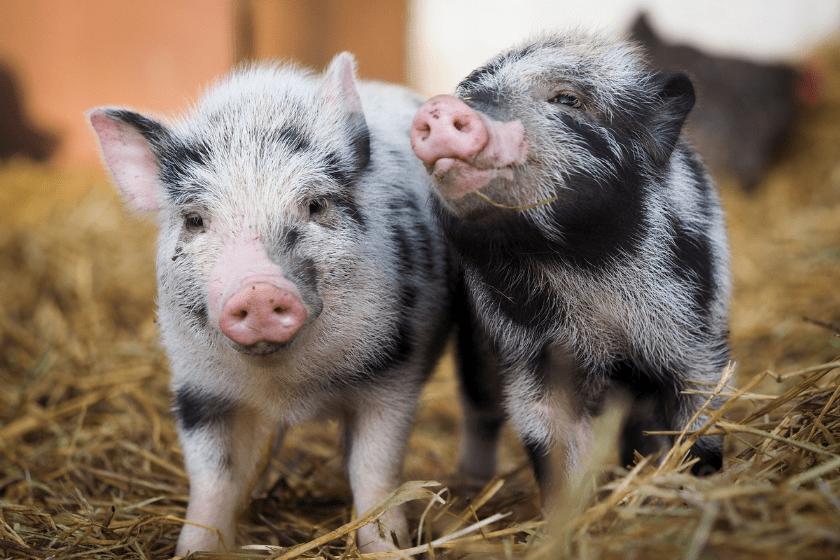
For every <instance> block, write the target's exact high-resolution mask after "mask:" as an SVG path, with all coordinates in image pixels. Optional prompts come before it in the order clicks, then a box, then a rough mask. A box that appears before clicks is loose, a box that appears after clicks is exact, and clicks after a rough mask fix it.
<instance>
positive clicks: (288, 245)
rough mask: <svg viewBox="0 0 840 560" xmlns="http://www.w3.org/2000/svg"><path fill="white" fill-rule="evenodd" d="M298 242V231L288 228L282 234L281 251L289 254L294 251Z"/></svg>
mask: <svg viewBox="0 0 840 560" xmlns="http://www.w3.org/2000/svg"><path fill="white" fill-rule="evenodd" d="M299 241H300V231H299V230H298V229H296V228H288V229H286V230H284V232H283V250H284V251H285V252H286V253H291V252H293V251H294V250H295V248H296V247H297V245H298V242H299Z"/></svg>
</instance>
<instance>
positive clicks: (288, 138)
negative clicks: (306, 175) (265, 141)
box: [268, 123, 312, 153]
mask: <svg viewBox="0 0 840 560" xmlns="http://www.w3.org/2000/svg"><path fill="white" fill-rule="evenodd" d="M268 138H269V141H271V142H275V143H279V144H285V145H286V146H287V147H288V148H289V149H290V150H291V151H292V152H295V153H296V152H303V151H307V150H309V149H310V147H311V146H312V142H311V141H310V140H309V138H308V137H307V136H306V133H305V132H303V130H301V129H300V127H298V126H297V125H295V124H294V123H286V124H285V125H284V126H283V127H281V128H278V129H275V130H272V131H269V132H268Z"/></svg>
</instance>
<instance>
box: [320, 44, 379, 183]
mask: <svg viewBox="0 0 840 560" xmlns="http://www.w3.org/2000/svg"><path fill="white" fill-rule="evenodd" d="M355 67H356V60H355V58H353V55H352V54H350V53H349V52H343V53H340V54H338V55H337V56H336V57H335V58H334V59H333V60H332V62H331V63H330V66H329V68H327V71H326V72H324V77H323V82H322V83H321V93H322V95H323V96H324V98H325V99H326V103H327V106H328V108H332V109H333V110H334V111H335V113H336V114H338V115H343V116H340V117H339V118H344V119H346V123H347V126H348V129H349V133H350V135H351V138H350V141H351V143H352V145H353V149H354V151H355V153H356V156H357V160H358V164H359V168H363V167H365V166H366V165H367V163H368V161H369V160H370V134H369V132H368V128H367V121H366V120H365V114H364V110H363V108H362V99H361V97H359V91H358V89H357V88H356V69H355Z"/></svg>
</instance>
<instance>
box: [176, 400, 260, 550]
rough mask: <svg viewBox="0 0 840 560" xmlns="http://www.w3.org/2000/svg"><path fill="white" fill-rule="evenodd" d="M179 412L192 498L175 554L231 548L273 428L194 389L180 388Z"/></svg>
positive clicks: (241, 407)
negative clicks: (239, 519) (240, 514)
mask: <svg viewBox="0 0 840 560" xmlns="http://www.w3.org/2000/svg"><path fill="white" fill-rule="evenodd" d="M176 413H177V415H178V429H179V431H180V437H181V445H182V447H183V450H184V462H185V465H186V469H187V474H188V476H189V479H190V499H189V505H188V507H187V515H186V519H187V521H188V522H189V523H187V524H185V525H184V527H183V528H182V529H181V536H180V537H179V539H178V546H177V547H176V550H175V553H176V555H178V556H185V555H187V554H189V553H190V552H196V551H225V550H232V549H233V547H234V546H235V539H236V517H237V514H238V513H239V512H240V510H241V509H242V507H243V505H244V504H245V503H246V501H247V498H248V496H249V490H250V487H251V485H252V484H253V482H254V480H255V475H256V473H257V470H258V466H259V464H260V459H261V451H262V449H263V448H264V445H263V444H264V443H265V441H266V438H267V437H268V436H269V435H270V428H269V426H268V425H267V424H266V423H265V422H263V421H261V420H260V418H259V415H257V414H256V413H255V412H254V411H252V410H250V409H247V408H245V407H243V406H240V405H238V404H236V403H234V402H233V401H229V400H227V399H225V398H223V397H218V396H216V397H209V396H207V395H200V394H199V393H198V392H197V391H195V390H193V389H190V388H183V387H182V388H181V389H179V390H177V391H176ZM205 527H208V528H205Z"/></svg>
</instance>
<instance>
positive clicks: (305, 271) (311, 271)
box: [291, 259, 318, 294]
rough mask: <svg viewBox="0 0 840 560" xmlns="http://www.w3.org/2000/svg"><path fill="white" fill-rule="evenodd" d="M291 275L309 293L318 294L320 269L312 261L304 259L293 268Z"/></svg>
mask: <svg viewBox="0 0 840 560" xmlns="http://www.w3.org/2000/svg"><path fill="white" fill-rule="evenodd" d="M291 275H292V276H294V278H295V279H296V280H298V281H299V282H300V284H301V285H303V286H305V287H306V288H307V289H308V290H309V291H311V292H313V293H316V294H317V293H318V267H317V265H316V264H315V261H314V260H312V259H303V260H301V261H299V262H298V263H296V264H295V265H293V266H292V267H291Z"/></svg>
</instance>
